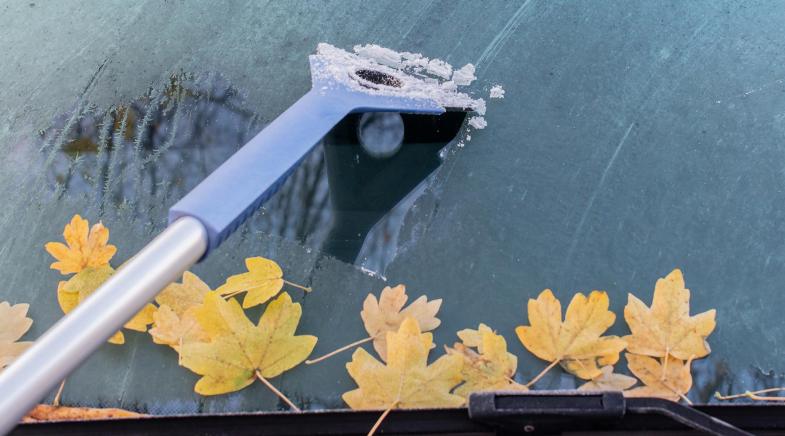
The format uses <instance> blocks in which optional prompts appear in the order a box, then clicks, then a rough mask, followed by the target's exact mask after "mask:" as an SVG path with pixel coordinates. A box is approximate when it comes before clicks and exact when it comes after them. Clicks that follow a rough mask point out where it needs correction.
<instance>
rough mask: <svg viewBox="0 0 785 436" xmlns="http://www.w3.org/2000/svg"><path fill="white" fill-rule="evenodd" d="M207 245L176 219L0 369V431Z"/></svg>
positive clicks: (193, 225)
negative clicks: (7, 365) (5, 367)
mask: <svg viewBox="0 0 785 436" xmlns="http://www.w3.org/2000/svg"><path fill="white" fill-rule="evenodd" d="M206 250H207V231H206V230H205V227H204V226H203V225H202V223H201V222H199V220H197V219H195V218H191V217H183V218H180V219H178V220H177V221H175V222H174V223H172V224H171V225H170V226H169V227H168V228H167V229H166V230H164V231H163V232H162V233H161V234H160V235H158V237H156V238H155V239H153V241H151V242H150V243H149V244H147V246H145V247H144V248H143V249H142V250H141V251H140V252H139V253H137V254H136V256H134V257H133V258H131V259H130V260H129V261H128V262H126V263H125V264H124V265H123V266H122V267H121V268H120V269H119V270H118V271H117V272H116V273H115V274H114V275H113V276H112V277H111V278H110V279H109V280H107V281H106V283H104V284H103V285H102V286H101V287H100V288H98V290H97V291H96V292H95V293H94V294H93V295H91V296H90V297H89V298H88V299H87V300H85V301H84V302H83V303H82V304H80V305H79V306H77V307H76V309H74V311H73V312H71V313H69V314H68V315H66V316H65V317H64V318H63V319H61V320H60V321H58V322H57V323H56V324H55V325H54V326H52V327H51V328H50V329H49V330H48V331H47V332H46V333H44V335H43V336H41V337H40V338H39V339H38V340H37V341H35V344H34V345H33V346H32V347H31V348H30V349H29V350H27V351H26V352H25V353H24V354H23V355H22V356H21V357H19V359H17V360H16V361H14V363H12V364H11V366H9V367H8V368H7V369H6V370H5V371H3V372H2V373H0V434H6V433H7V432H9V431H11V429H13V428H14V427H15V426H16V425H17V424H18V423H19V421H20V420H21V418H22V417H23V416H24V415H25V414H26V413H27V412H28V411H29V410H30V409H32V407H33V406H34V405H35V404H37V403H38V402H39V401H41V399H42V398H43V397H45V396H46V395H47V394H48V393H49V392H51V391H52V390H53V389H54V388H55V387H56V386H57V384H58V383H60V381H61V380H63V379H64V378H66V376H68V374H70V373H71V371H73V370H74V369H76V368H77V367H78V366H79V365H80V364H81V363H82V361H84V360H85V359H86V358H87V357H88V356H89V355H90V354H91V353H92V352H93V351H95V349H97V348H98V347H100V346H101V345H102V344H104V343H105V342H106V340H107V339H109V337H111V336H112V335H113V334H114V333H115V332H116V331H117V330H119V329H120V328H121V327H122V326H123V324H125V323H126V322H127V321H128V320H129V319H131V318H132V317H133V316H134V315H135V314H136V313H137V312H138V311H139V310H140V309H141V308H142V307H143V306H144V305H145V304H146V303H147V302H148V301H150V300H152V299H153V297H155V295H156V294H158V292H160V291H161V290H162V289H163V288H164V287H166V286H167V285H168V284H170V283H171V282H173V281H175V280H177V279H178V278H180V275H181V274H182V273H183V272H184V271H185V270H187V269H188V268H190V267H191V266H192V265H193V264H194V263H196V262H197V261H198V260H199V259H200V258H201V257H202V255H203V254H204V253H205V251H206Z"/></svg>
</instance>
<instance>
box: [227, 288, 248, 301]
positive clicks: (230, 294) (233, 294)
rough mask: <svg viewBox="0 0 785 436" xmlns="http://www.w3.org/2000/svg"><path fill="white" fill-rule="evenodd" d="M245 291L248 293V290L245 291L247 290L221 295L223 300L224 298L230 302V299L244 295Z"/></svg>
mask: <svg viewBox="0 0 785 436" xmlns="http://www.w3.org/2000/svg"><path fill="white" fill-rule="evenodd" d="M245 291H246V290H245V289H243V290H242V291H234V292H230V293H228V294H224V295H221V298H223V299H224V300H228V299H230V298H232V297H234V296H235V295H240V294H242V293H243V292H245Z"/></svg>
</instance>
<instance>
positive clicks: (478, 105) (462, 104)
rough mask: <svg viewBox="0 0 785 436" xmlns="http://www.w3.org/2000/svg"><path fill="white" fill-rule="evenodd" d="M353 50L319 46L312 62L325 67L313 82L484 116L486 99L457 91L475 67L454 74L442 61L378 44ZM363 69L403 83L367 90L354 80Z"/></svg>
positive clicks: (325, 45)
mask: <svg viewBox="0 0 785 436" xmlns="http://www.w3.org/2000/svg"><path fill="white" fill-rule="evenodd" d="M353 51H354V53H350V52H347V51H345V50H341V49H339V48H337V47H334V46H332V45H330V44H327V43H320V44H319V45H318V46H317V48H316V54H315V55H312V56H311V59H312V61H316V62H319V63H320V64H321V65H322V66H323V67H321V68H319V69H317V70H315V71H313V74H314V77H313V78H314V80H315V81H316V80H318V81H320V82H323V83H326V85H324V86H330V84H331V83H333V84H340V85H342V86H347V87H349V88H350V89H352V90H353V91H361V92H364V93H367V94H372V95H383V96H394V97H407V98H411V99H415V100H423V101H424V102H425V101H429V102H431V103H432V102H435V103H436V104H438V105H440V106H442V107H445V108H460V109H469V110H473V111H476V112H477V113H478V114H480V115H483V114H485V100H483V99H481V98H477V99H475V98H472V97H471V96H470V95H468V94H466V93H463V92H460V91H459V90H458V89H459V87H460V86H465V85H463V84H464V83H467V81H469V79H468V76H469V75H471V76H472V77H473V75H474V74H473V71H474V67H473V66H470V65H467V66H464V67H462V68H461V69H459V70H457V71H456V72H455V73H454V72H453V67H452V65H450V64H449V63H447V62H445V61H443V60H441V59H429V58H427V57H425V56H423V55H421V54H419V53H410V52H398V51H395V50H391V49H389V48H385V47H381V46H378V45H375V44H367V45H356V46H354V47H353ZM360 69H372V70H374V71H379V72H381V73H385V74H390V75H392V76H394V77H395V78H397V79H399V80H400V81H401V86H400V87H390V86H386V87H379V88H369V87H365V86H363V85H361V84H360V83H359V82H358V81H357V80H355V79H353V78H352V75H353V74H354V72H355V71H358V70H360ZM469 73H471V74H469ZM451 78H452V80H449V79H451ZM323 83H320V85H321V84H323Z"/></svg>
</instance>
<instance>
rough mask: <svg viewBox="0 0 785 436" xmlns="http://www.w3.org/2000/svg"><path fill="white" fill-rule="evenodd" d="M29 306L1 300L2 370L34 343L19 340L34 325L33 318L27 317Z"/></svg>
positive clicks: (0, 341) (0, 337)
mask: <svg viewBox="0 0 785 436" xmlns="http://www.w3.org/2000/svg"><path fill="white" fill-rule="evenodd" d="M29 308H30V305H29V304H15V305H13V306H11V304H10V303H8V302H7V301H3V302H0V371H2V370H3V369H4V368H5V367H6V366H8V365H10V364H11V362H13V361H14V359H16V358H17V357H19V355H20V354H22V352H24V351H25V350H26V349H28V348H29V347H30V345H33V343H32V342H17V341H18V340H19V338H21V337H22V336H24V334H25V333H27V331H28V330H30V326H32V325H33V320H32V319H30V318H28V317H27V309H29Z"/></svg>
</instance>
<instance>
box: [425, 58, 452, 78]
mask: <svg viewBox="0 0 785 436" xmlns="http://www.w3.org/2000/svg"><path fill="white" fill-rule="evenodd" d="M428 72H429V73H431V74H433V75H434V76H439V77H441V78H442V79H449V78H450V76H452V65H450V64H448V63H447V62H444V61H443V60H441V59H431V60H430V61H428Z"/></svg>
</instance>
